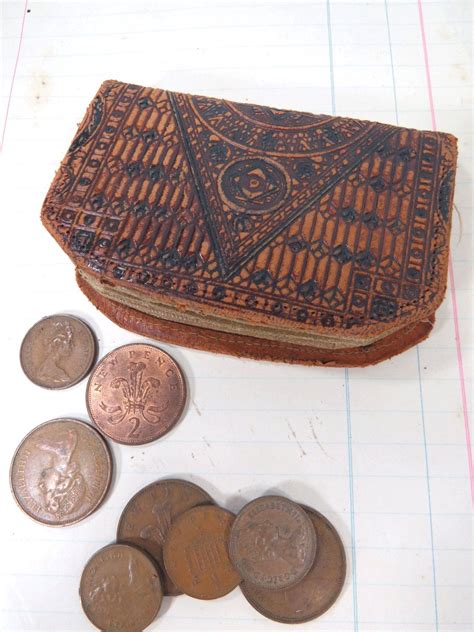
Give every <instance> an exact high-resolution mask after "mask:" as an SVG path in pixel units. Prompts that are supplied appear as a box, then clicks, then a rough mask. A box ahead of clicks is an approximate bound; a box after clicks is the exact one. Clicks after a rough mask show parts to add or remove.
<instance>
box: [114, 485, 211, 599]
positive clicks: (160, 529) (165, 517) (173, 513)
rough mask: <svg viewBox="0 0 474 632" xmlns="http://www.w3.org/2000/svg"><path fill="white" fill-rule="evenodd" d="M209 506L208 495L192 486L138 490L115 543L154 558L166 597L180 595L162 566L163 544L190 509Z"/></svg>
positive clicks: (128, 507) (209, 498)
mask: <svg viewBox="0 0 474 632" xmlns="http://www.w3.org/2000/svg"><path fill="white" fill-rule="evenodd" d="M212 503H213V501H212V498H211V497H210V496H209V494H208V493H207V492H205V491H204V490H203V489H201V488H200V487H198V486H197V485H194V483H189V482H188V481H181V480H174V479H168V480H162V481H156V483H152V484H151V485H147V486H146V487H144V488H143V489H141V490H140V491H139V492H137V493H136V494H135V496H133V497H132V498H131V499H130V500H129V502H128V504H127V505H126V507H125V509H124V510H123V512H122V516H121V517H120V521H119V525H118V528H117V540H118V541H120V542H129V543H130V544H135V545H136V546H139V547H140V548H141V549H144V550H145V551H147V553H149V554H150V555H151V556H152V557H153V558H154V560H155V561H156V562H157V563H158V564H159V566H160V569H161V571H162V578H163V593H164V594H165V595H180V594H181V591H180V590H179V589H178V587H177V586H176V585H175V584H174V583H173V581H172V580H171V578H170V577H168V575H167V574H166V571H165V567H164V563H163V544H164V542H165V539H166V537H167V535H168V531H169V528H170V526H171V523H172V522H173V520H175V518H176V517H177V516H179V515H180V514H182V513H184V512H185V511H188V510H189V509H192V508H193V507H196V506H198V505H209V504H212Z"/></svg>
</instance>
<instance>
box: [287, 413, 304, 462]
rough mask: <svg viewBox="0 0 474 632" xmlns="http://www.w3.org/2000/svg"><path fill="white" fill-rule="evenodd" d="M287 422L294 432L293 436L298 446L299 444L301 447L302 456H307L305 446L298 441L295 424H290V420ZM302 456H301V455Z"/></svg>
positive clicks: (292, 432)
mask: <svg viewBox="0 0 474 632" xmlns="http://www.w3.org/2000/svg"><path fill="white" fill-rule="evenodd" d="M287 424H288V428H289V429H290V432H291V434H292V436H293V439H294V440H295V441H296V444H297V446H298V447H299V449H300V452H301V456H306V452H305V451H304V448H303V446H302V445H301V443H300V442H299V441H298V438H297V436H296V432H295V431H294V430H293V426H292V425H291V424H290V422H289V421H287ZM300 458H301V457H300Z"/></svg>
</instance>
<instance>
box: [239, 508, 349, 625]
mask: <svg viewBox="0 0 474 632" xmlns="http://www.w3.org/2000/svg"><path fill="white" fill-rule="evenodd" d="M304 509H305V511H306V513H307V514H308V516H309V517H310V518H311V520H312V522H313V525H314V528H315V530H316V534H317V538H318V551H317V554H316V560H315V562H314V564H313V566H312V568H311V570H310V571H309V573H308V574H307V575H306V577H304V578H303V579H302V580H301V581H300V582H299V583H298V584H297V585H296V586H293V587H292V588H289V589H286V590H283V591H278V592H276V591H274V590H265V589H262V588H258V587H256V586H255V585H253V584H250V583H248V582H243V583H242V584H241V588H242V592H243V593H244V596H245V598H246V599H247V601H248V602H249V603H250V604H251V605H252V606H253V607H254V608H255V609H256V610H258V612H260V614H263V616H265V617H267V618H268V619H273V620H274V621H278V622H280V623H304V622H305V621H310V620H311V619H316V617H319V616H321V615H322V614H323V613H324V612H326V610H328V609H329V608H330V607H331V606H332V605H333V603H334V602H335V601H336V599H337V598H338V596H339V594H340V592H341V590H342V587H343V585H344V580H345V577H346V556H345V553H344V545H343V544H342V541H341V538H340V537H339V535H338V533H337V531H336V529H335V528H334V527H333V525H332V524H331V523H330V522H329V520H328V519H327V518H325V517H324V516H323V515H322V514H320V513H319V512H317V511H315V510H314V509H310V508H309V507H305V508H304Z"/></svg>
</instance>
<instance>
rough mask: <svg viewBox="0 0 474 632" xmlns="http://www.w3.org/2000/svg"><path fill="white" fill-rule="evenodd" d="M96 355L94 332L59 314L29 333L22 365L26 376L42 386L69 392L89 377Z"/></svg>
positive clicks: (38, 323) (21, 359) (21, 355)
mask: <svg viewBox="0 0 474 632" xmlns="http://www.w3.org/2000/svg"><path fill="white" fill-rule="evenodd" d="M95 354H96V346H95V339H94V336H93V334H92V331H91V330H90V328H89V327H88V326H87V325H86V324H85V323H84V322H82V320H79V318H76V317H75V316H69V315H68V314H55V315H54V316H48V317H47V318H43V319H42V320H40V321H39V322H37V323H36V324H35V325H33V327H32V328H31V329H30V330H29V331H28V332H27V334H26V336H25V337H24V339H23V342H22V344H21V349H20V363H21V367H22V369H23V371H24V372H25V374H26V376H27V377H28V378H29V379H30V380H31V381H32V382H34V383H35V384H37V385H38V386H43V387H44V388H54V389H59V388H68V387H69V386H73V385H74V384H77V382H80V381H81V380H82V378H84V377H85V376H86V375H87V374H88V373H89V371H90V369H91V367H92V364H93V362H94V359H95Z"/></svg>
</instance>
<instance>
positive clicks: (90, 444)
mask: <svg viewBox="0 0 474 632" xmlns="http://www.w3.org/2000/svg"><path fill="white" fill-rule="evenodd" d="M111 476H112V460H111V457H110V453H109V450H108V447H107V444H106V443H105V441H104V439H103V438H102V437H101V435H100V434H99V433H98V432H97V431H96V430H95V429H94V428H92V426H90V425H89V424H86V423H84V422H83V421H78V420H76V419H53V420H52V421H47V422H46V423H44V424H41V425H40V426H37V427H36V428H34V429H33V430H32V431H31V432H30V433H29V434H28V435H26V437H25V438H24V439H23V441H22V442H21V443H20V445H19V446H18V448H17V450H16V452H15V455H14V457H13V460H12V464H11V468H10V484H11V489H12V492H13V495H14V496H15V499H16V501H17V503H18V504H19V506H20V507H21V509H23V511H24V512H25V513H26V514H28V516H30V517H31V518H33V520H37V521H38V522H41V523H43V524H46V525H49V526H51V527H62V526H65V525H68V524H73V523H75V522H79V521H80V520H83V519H84V518H86V517H87V516H89V515H90V514H91V513H92V512H93V511H95V510H96V509H97V507H98V506H99V505H100V504H101V502H102V501H103V500H104V497H105V495H106V493H107V490H108V488H109V485H110V480H111Z"/></svg>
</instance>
